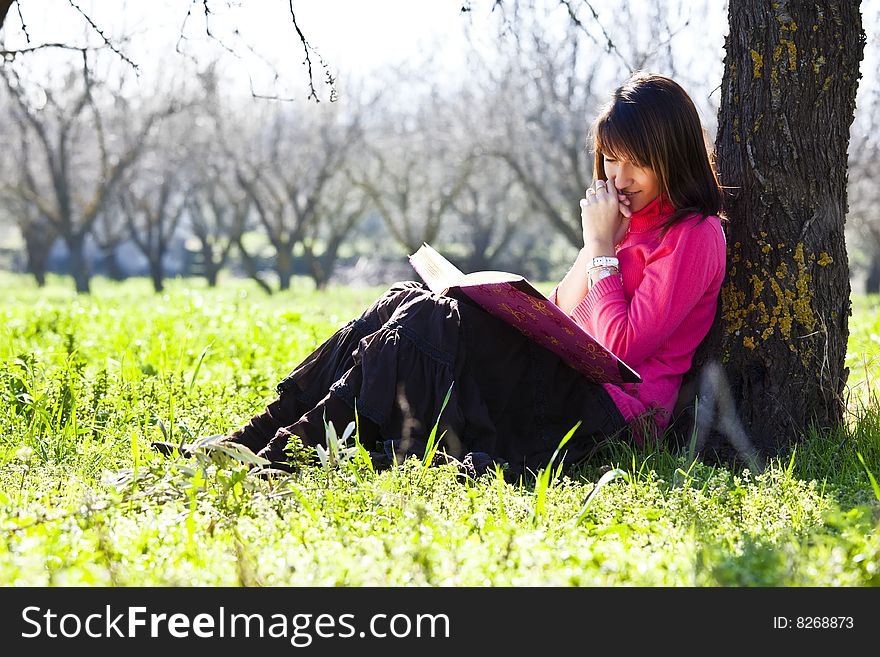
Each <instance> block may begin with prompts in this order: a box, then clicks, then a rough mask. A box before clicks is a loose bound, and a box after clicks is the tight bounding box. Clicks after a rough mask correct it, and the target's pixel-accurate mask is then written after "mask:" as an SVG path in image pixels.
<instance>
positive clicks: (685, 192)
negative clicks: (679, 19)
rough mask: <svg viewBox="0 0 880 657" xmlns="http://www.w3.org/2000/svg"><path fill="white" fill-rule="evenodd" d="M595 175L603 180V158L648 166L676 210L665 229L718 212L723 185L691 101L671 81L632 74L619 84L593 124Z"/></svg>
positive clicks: (659, 76)
mask: <svg viewBox="0 0 880 657" xmlns="http://www.w3.org/2000/svg"><path fill="white" fill-rule="evenodd" d="M591 133H592V141H593V150H594V153H595V172H596V177H597V178H599V179H601V180H607V179H608V177H607V176H606V174H605V163H604V161H603V156H605V155H606V154H607V155H609V156H613V157H614V158H615V159H623V160H627V161H629V162H631V163H633V164H635V165H636V166H640V167H646V168H649V169H651V170H652V171H653V172H654V173H655V175H656V176H657V179H658V181H659V182H660V193H661V194H663V195H665V196H666V197H667V198H668V199H669V201H670V202H671V203H672V206H673V207H674V208H675V212H674V213H673V214H672V217H670V219H669V220H667V221H666V222H665V223H664V224H663V231H664V232H665V231H666V230H668V229H669V227H670V226H672V225H673V224H675V223H677V222H678V221H680V220H681V219H683V218H684V217H686V216H690V215H692V214H695V213H696V214H699V215H702V217H703V218H704V219H705V218H706V217H707V216H709V215H720V214H721V204H722V195H721V185H720V184H719V182H718V175H717V173H716V171H715V167H714V164H713V156H712V153H711V152H710V149H709V148H708V145H707V143H706V139H705V137H704V133H703V126H702V124H701V122H700V116H699V114H698V113H697V108H696V107H695V106H694V102H693V101H692V100H691V98H690V96H688V94H687V92H686V91H685V90H684V89H682V88H681V87H680V86H679V85H678V84H677V83H676V82H675V81H674V80H672V79H671V78H668V77H665V76H663V75H654V74H648V73H636V74H634V75H633V76H632V77H631V78H630V79H629V80H627V81H626V83H624V84H623V85H622V86H621V87H619V88H618V89H617V90H616V91H615V92H614V94H612V96H611V99H610V100H609V102H608V103H607V104H606V105H605V107H604V108H603V109H602V111H601V112H600V113H599V116H598V117H597V118H596V120H595V121H594V122H593V127H592V131H591Z"/></svg>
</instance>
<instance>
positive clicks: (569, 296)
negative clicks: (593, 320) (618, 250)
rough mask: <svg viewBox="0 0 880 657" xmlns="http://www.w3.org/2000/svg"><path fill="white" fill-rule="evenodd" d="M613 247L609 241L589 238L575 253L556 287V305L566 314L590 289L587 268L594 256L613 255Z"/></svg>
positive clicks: (568, 313) (569, 312)
mask: <svg viewBox="0 0 880 657" xmlns="http://www.w3.org/2000/svg"><path fill="white" fill-rule="evenodd" d="M613 255H614V247H613V246H612V245H611V244H610V242H607V241H606V242H602V241H596V240H591V241H590V243H589V244H588V245H585V246H584V248H582V249H581V250H580V251H579V252H578V255H577V258H576V259H575V261H574V264H573V265H572V267H571V269H569V270H568V273H567V274H566V275H565V278H563V279H562V281H561V282H560V283H559V285H558V286H557V288H556V305H557V306H559V307H560V308H561V309H562V311H563V312H564V313H565V314H566V315H570V314H571V311H572V310H574V309H575V307H576V306H577V305H578V304H579V303H580V302H581V301H583V299H584V297H585V296H587V292H589V291H590V281H589V279H588V278H587V269H588V268H589V266H590V263H591V262H592V260H593V258H594V257H596V256H613Z"/></svg>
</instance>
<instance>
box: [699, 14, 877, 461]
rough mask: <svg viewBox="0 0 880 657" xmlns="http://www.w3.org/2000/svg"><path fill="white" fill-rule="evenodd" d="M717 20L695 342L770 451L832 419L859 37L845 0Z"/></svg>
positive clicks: (755, 437)
mask: <svg viewBox="0 0 880 657" xmlns="http://www.w3.org/2000/svg"><path fill="white" fill-rule="evenodd" d="M728 18H729V33H728V36H727V41H726V56H725V60H724V64H725V67H724V78H723V82H722V85H721V108H720V111H719V121H718V126H719V127H718V136H717V143H716V152H717V157H718V165H719V172H720V175H721V182H722V184H723V185H725V186H727V187H728V192H729V193H728V196H727V200H726V204H725V205H726V208H725V209H726V211H727V214H728V216H729V217H730V225H729V227H728V229H727V231H728V234H727V237H728V262H727V268H728V278H727V281H726V283H725V287H724V288H723V291H722V312H721V320H720V322H718V323H717V324H716V326H715V327H714V329H713V332H712V334H711V336H710V340H708V341H707V342H708V344H713V343H714V345H715V346H716V349H714V351H715V353H716V354H717V353H720V354H721V359H722V363H723V365H724V369H725V372H726V374H727V377H728V379H729V383H730V386H731V391H732V394H733V399H734V400H735V402H736V405H737V408H738V411H739V414H740V419H741V421H742V423H743V426H744V428H745V430H746V432H747V433H748V435H749V437H750V438H751V440H752V441H753V443H754V444H755V446H756V447H758V448H759V449H760V450H761V451H762V452H763V453H764V454H766V455H770V456H772V455H775V454H778V453H779V451H780V450H781V449H782V448H784V447H785V446H787V445H789V444H790V443H791V442H792V441H795V440H799V439H802V438H803V437H804V435H805V432H806V430H807V429H808V427H809V426H810V425H811V424H813V423H814V424H815V426H817V427H820V428H827V427H831V426H833V425H836V424H838V423H839V422H840V421H841V420H842V418H843V412H844V402H843V389H844V385H845V383H846V379H847V375H848V373H849V371H848V369H846V368H845V367H844V357H845V355H846V346H847V338H848V335H849V326H848V322H849V320H848V318H849V315H850V312H851V309H850V284H849V264H848V260H847V253H846V246H845V242H844V219H845V215H846V210H847V196H846V183H847V147H848V144H849V127H850V124H851V123H852V120H853V113H854V110H855V97H856V90H857V87H858V79H859V62H860V61H861V59H862V51H863V48H864V43H865V36H864V32H863V30H862V21H861V15H860V13H859V3H858V2H855V1H852V0H849V1H846V2H837V1H834V0H817V1H816V2H808V3H807V2H804V3H801V2H779V3H769V2H766V0H732V1H731V2H730V5H729V16H728ZM709 351H710V352H711V351H713V349H711V348H710V349H709Z"/></svg>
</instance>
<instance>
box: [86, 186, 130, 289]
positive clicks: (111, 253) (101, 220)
mask: <svg viewBox="0 0 880 657" xmlns="http://www.w3.org/2000/svg"><path fill="white" fill-rule="evenodd" d="M122 216H123V209H122V207H121V203H120V199H119V192H116V193H114V194H112V195H111V198H110V199H109V200H108V202H107V203H105V204H104V208H103V209H102V210H101V212H99V213H98V216H97V217H96V218H95V223H94V224H93V225H92V232H91V236H92V239H93V240H94V242H95V246H97V247H98V250H99V252H100V254H101V255H100V258H101V263H102V265H103V267H104V270H105V271H106V274H107V276H109V277H110V278H112V279H113V280H122V279H123V278H125V276H126V272H125V271H124V270H123V267H122V265H121V263H120V262H119V254H118V251H119V247H120V246H121V245H122V244H123V243H125V242H126V241H127V240H128V239H129V237H130V236H129V234H128V230H127V226H126V223H125V221H120V218H121V217H122Z"/></svg>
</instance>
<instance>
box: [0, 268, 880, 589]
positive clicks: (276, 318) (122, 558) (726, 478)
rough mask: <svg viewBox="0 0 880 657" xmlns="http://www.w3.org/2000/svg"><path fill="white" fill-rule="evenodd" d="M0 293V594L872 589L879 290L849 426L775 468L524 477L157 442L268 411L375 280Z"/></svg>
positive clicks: (662, 453) (634, 458)
mask: <svg viewBox="0 0 880 657" xmlns="http://www.w3.org/2000/svg"><path fill="white" fill-rule="evenodd" d="M0 287H2V288H3V290H4V294H3V298H2V299H0V318H2V325H3V327H4V328H3V337H2V341H0V395H2V404H0V534H2V537H3V540H2V542H0V583H2V584H4V585H66V586H69V585H83V584H87V585H120V586H130V585H135V586H137V585H185V586H190V585H237V584H242V585H426V584H427V585H438V586H445V585H495V586H514V585H516V586H518V585H575V586H577V585H620V584H624V585H635V586H655V585H662V586H718V585H722V586H728V585H729V586H751V585H760V586H764V585H774V586H800V585H815V586H865V585H877V584H880V572H878V567H880V534H878V518H880V487H878V484H877V482H876V480H875V479H874V478H875V477H880V403H878V397H877V385H878V382H877V381H876V380H874V378H873V372H875V371H877V364H878V361H880V317H878V308H880V298H877V297H871V298H869V297H857V298H854V300H853V301H854V312H853V316H852V318H851V319H850V330H851V336H850V349H849V355H848V365H849V367H850V368H851V370H852V372H851V375H850V389H851V397H850V415H849V419H848V426H847V427H845V428H841V429H840V430H839V431H837V432H835V433H832V434H822V435H812V436H810V437H809V441H808V442H807V443H805V444H804V446H803V447H802V448H801V449H799V450H797V451H796V452H795V453H793V454H791V455H790V457H788V456H787V457H786V458H784V459H782V460H780V461H778V462H773V463H772V464H771V465H770V466H769V467H768V468H767V469H766V470H764V471H763V472H761V473H751V472H749V471H744V472H733V471H730V470H728V469H725V468H719V467H712V466H709V465H707V464H704V463H701V462H699V461H694V460H693V459H692V458H690V457H689V456H688V454H685V453H678V452H672V451H668V450H665V449H648V448H645V449H631V448H628V447H626V446H622V445H620V446H616V447H614V448H609V449H607V450H606V451H604V452H602V453H600V454H599V455H598V456H597V458H596V459H595V460H594V461H593V462H592V463H590V464H589V465H587V466H586V467H585V468H583V469H582V470H580V471H578V472H576V473H572V474H571V476H568V475H566V476H555V473H553V472H550V471H547V472H545V473H542V476H539V477H538V478H537V480H536V481H534V482H529V483H527V484H525V485H522V486H512V485H510V484H507V483H505V482H504V481H503V479H502V478H500V477H498V476H495V475H487V476H484V477H482V478H480V479H478V480H477V481H462V480H461V479H459V478H458V477H457V476H456V474H455V473H454V472H453V471H452V470H451V469H447V468H446V467H442V468H427V467H425V466H423V464H422V463H421V462H420V461H418V460H415V459H413V460H411V461H408V462H407V463H405V464H403V465H402V466H400V467H398V468H395V469H393V470H391V471H388V472H382V473H375V472H373V471H372V470H371V469H370V468H369V467H368V465H366V464H365V463H364V462H363V461H362V460H360V459H359V458H358V457H357V455H354V456H352V457H350V458H345V457H344V458H343V459H342V463H341V464H339V465H338V466H337V467H332V468H326V469H325V468H322V467H318V466H315V467H307V468H303V469H302V470H300V471H299V472H298V473H296V474H294V475H291V476H289V477H285V478H275V479H270V480H266V479H262V478H258V477H254V476H252V474H249V467H250V464H249V463H247V462H245V461H242V460H240V459H233V458H228V459H226V460H225V461H223V462H221V463H219V464H218V463H216V462H215V461H213V460H211V459H208V458H201V457H200V458H199V459H194V460H193V459H190V460H184V459H167V458H163V457H160V456H159V455H157V454H156V453H154V452H153V451H151V450H150V449H149V443H150V441H151V440H155V439H160V438H163V437H165V438H167V439H170V440H173V441H179V440H191V439H193V438H195V437H196V436H200V435H205V434H211V433H225V432H227V431H229V430H230V429H233V428H235V427H236V426H238V425H239V424H241V423H242V422H243V421H245V420H246V419H247V418H248V417H249V416H250V415H251V414H253V413H254V412H256V411H259V410H262V408H263V406H264V405H265V403H266V402H267V401H269V400H271V399H272V397H273V394H274V385H275V383H276V382H277V381H278V380H279V379H280V378H281V377H282V376H284V375H285V374H286V373H287V372H288V371H289V370H290V369H291V368H292V366H293V365H295V364H296V363H297V362H298V361H299V360H301V359H302V358H303V357H304V356H305V355H306V354H308V353H309V352H310V351H311V350H312V349H313V348H314V347H315V346H317V345H318V344H319V343H320V342H321V341H323V340H324V338H326V337H327V336H328V335H330V334H331V333H332V332H333V331H334V330H335V329H336V328H338V327H339V326H341V325H342V324H344V323H345V322H346V321H347V320H348V319H349V318H350V317H352V316H354V315H356V314H357V313H358V312H359V311H360V310H361V309H362V308H363V307H365V306H366V305H367V304H368V303H369V302H370V301H371V300H372V299H373V298H374V297H375V296H376V294H377V293H378V292H379V291H380V290H377V289H357V290H356V289H331V290H330V291H329V292H328V293H326V294H323V295H319V294H316V293H315V292H313V291H312V289H311V287H310V286H309V285H308V284H306V283H302V284H301V285H300V284H298V285H297V286H295V287H294V289H292V290H291V291H290V292H289V293H285V294H283V295H277V296H276V297H274V298H269V297H266V296H265V295H263V294H262V293H260V292H259V291H258V290H256V288H255V287H254V286H251V285H250V284H249V283H247V282H230V283H229V284H228V285H226V286H224V287H223V288H222V289H220V290H209V289H207V288H205V287H204V286H203V284H202V283H201V282H198V281H185V282H184V281H172V282H171V283H170V284H169V287H168V291H167V293H165V294H164V295H162V296H156V295H154V294H153V293H152V292H151V290H150V288H149V284H148V282H147V281H144V280H137V281H128V282H125V283H122V284H113V283H108V282H104V281H101V280H98V281H96V282H95V285H94V292H93V294H92V295H91V296H81V297H78V296H76V295H74V294H73V293H72V291H71V289H70V288H71V285H70V283H69V281H66V280H60V279H53V280H52V281H51V283H50V285H49V287H48V288H47V289H44V290H37V289H36V288H35V287H34V285H33V284H32V282H31V281H30V279H28V278H25V277H20V276H14V275H10V274H0ZM561 438H562V436H560V439H561Z"/></svg>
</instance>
